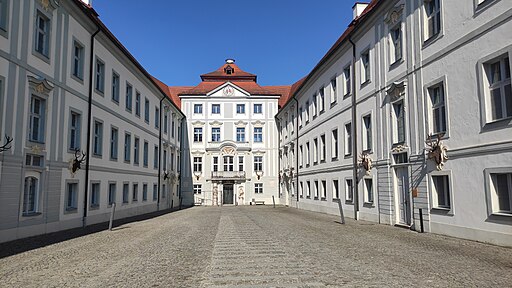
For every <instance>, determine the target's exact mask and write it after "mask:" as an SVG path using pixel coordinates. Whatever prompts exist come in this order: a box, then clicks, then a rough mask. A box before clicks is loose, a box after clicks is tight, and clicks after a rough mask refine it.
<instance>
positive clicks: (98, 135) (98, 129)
mask: <svg viewBox="0 0 512 288" xmlns="http://www.w3.org/2000/svg"><path fill="white" fill-rule="evenodd" d="M93 141H94V142H93V148H92V149H93V150H92V151H93V154H94V155H97V156H101V155H102V150H103V123H101V122H100V121H96V120H95V121H94V140H93Z"/></svg>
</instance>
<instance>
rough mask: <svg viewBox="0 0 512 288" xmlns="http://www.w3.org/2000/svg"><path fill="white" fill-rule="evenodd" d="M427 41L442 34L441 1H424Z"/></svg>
mask: <svg viewBox="0 0 512 288" xmlns="http://www.w3.org/2000/svg"><path fill="white" fill-rule="evenodd" d="M423 2H424V7H425V18H426V19H425V41H428V40H429V39H431V38H433V37H435V36H436V35H438V34H439V32H441V0H424V1H423Z"/></svg>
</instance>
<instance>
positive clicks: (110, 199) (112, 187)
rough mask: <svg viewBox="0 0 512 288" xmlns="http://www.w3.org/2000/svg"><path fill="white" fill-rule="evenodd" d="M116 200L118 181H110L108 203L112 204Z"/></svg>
mask: <svg viewBox="0 0 512 288" xmlns="http://www.w3.org/2000/svg"><path fill="white" fill-rule="evenodd" d="M115 202H116V183H110V184H109V185H108V205H112V204H114V203H115Z"/></svg>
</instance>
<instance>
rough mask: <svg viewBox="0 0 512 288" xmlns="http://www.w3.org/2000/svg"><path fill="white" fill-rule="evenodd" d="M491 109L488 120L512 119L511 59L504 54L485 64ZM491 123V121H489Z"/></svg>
mask: <svg viewBox="0 0 512 288" xmlns="http://www.w3.org/2000/svg"><path fill="white" fill-rule="evenodd" d="M484 69H485V72H486V75H487V77H486V81H485V82H486V84H487V85H485V86H486V87H488V88H486V91H485V92H486V94H487V95H489V96H488V99H489V100H488V103H489V109H487V110H488V111H487V115H488V116H487V119H488V120H490V121H497V120H501V119H506V118H509V117H512V86H511V81H510V58H509V55H508V54H504V55H502V56H500V57H498V58H495V59H493V60H491V61H489V62H487V63H485V64H484ZM488 122H489V121H488Z"/></svg>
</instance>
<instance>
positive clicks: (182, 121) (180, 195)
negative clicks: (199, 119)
mask: <svg viewBox="0 0 512 288" xmlns="http://www.w3.org/2000/svg"><path fill="white" fill-rule="evenodd" d="M185 124H186V122H185V118H181V125H180V130H179V133H180V161H178V162H179V163H177V165H178V167H180V170H179V172H178V173H179V176H178V181H179V182H178V183H180V184H179V185H180V190H179V191H178V193H179V194H178V195H179V199H180V210H181V205H182V202H183V193H181V191H183V185H182V184H183V183H182V181H181V178H182V177H181V171H183V170H182V169H183V166H182V165H181V163H182V162H183V149H182V148H183V145H182V143H183V139H184V138H183V127H184V125H185ZM176 160H177V159H176Z"/></svg>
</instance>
